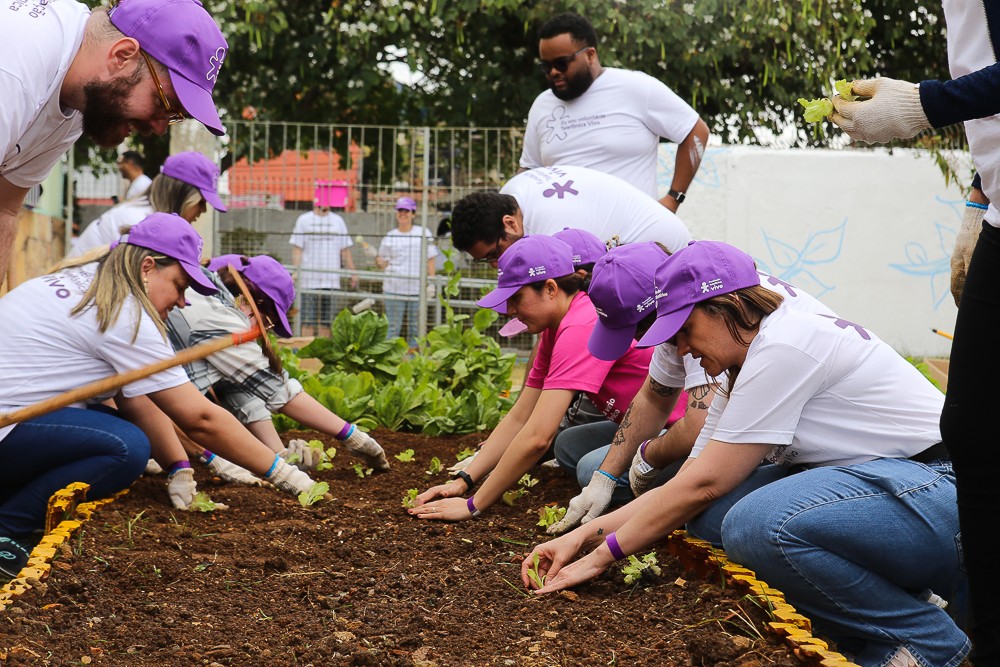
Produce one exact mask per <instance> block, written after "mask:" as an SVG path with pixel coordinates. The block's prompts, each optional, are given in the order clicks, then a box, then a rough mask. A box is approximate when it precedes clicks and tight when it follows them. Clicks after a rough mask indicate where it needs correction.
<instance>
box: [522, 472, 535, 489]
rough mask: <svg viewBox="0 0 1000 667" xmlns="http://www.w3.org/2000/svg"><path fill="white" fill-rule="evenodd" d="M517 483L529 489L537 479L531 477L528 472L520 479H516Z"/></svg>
mask: <svg viewBox="0 0 1000 667" xmlns="http://www.w3.org/2000/svg"><path fill="white" fill-rule="evenodd" d="M517 483H518V484H519V485H520V486H523V487H524V488H526V489H530V488H531V487H533V486H535V485H536V484H538V480H537V479H536V478H534V477H532V476H531V474H530V473H529V474H525V475H524V476H522V477H521V479H519V480H517Z"/></svg>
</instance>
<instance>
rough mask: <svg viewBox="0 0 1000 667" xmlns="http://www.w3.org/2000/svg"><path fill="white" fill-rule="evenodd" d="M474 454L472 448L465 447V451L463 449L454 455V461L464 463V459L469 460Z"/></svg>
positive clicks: (474, 451)
mask: <svg viewBox="0 0 1000 667" xmlns="http://www.w3.org/2000/svg"><path fill="white" fill-rule="evenodd" d="M475 453H476V450H475V449H473V448H472V447H466V448H465V449H463V450H462V451H460V452H459V453H458V454H455V459H456V460H457V461H464V460H465V459H467V458H469V457H470V456H472V455H473V454H475Z"/></svg>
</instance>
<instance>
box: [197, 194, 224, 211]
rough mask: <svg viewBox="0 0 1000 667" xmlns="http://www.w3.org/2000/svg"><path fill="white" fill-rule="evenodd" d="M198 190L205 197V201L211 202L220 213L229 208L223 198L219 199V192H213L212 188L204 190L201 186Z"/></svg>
mask: <svg viewBox="0 0 1000 667" xmlns="http://www.w3.org/2000/svg"><path fill="white" fill-rule="evenodd" d="M198 192H200V193H201V196H202V197H204V198H205V201H207V202H208V203H209V204H211V205H212V208H214V209H215V210H216V211H218V212H219V213H225V212H226V211H227V210H228V209H227V208H226V205H225V204H223V203H222V200H221V199H219V193H218V192H213V191H212V190H203V189H201V188H198Z"/></svg>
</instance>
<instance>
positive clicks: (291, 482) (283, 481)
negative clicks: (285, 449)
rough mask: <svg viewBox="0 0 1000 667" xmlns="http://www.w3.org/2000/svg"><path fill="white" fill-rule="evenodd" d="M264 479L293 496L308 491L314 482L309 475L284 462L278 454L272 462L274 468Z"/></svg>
mask: <svg viewBox="0 0 1000 667" xmlns="http://www.w3.org/2000/svg"><path fill="white" fill-rule="evenodd" d="M266 479H267V481H269V482H270V483H271V484H274V485H275V486H276V487H278V488H279V489H281V490H282V491H285V492H286V493H290V494H292V495H293V496H298V495H299V494H300V493H304V492H306V491H308V490H309V489H311V488H312V486H313V484H315V481H313V479H312V478H311V477H310V476H309V475H307V474H305V473H304V472H302V471H301V470H299V469H298V468H296V467H295V466H293V465H289V464H288V463H285V459H283V458H281V457H280V456H278V457H277V460H276V461H275V463H274V470H272V471H271V474H270V475H268V476H267V478H266Z"/></svg>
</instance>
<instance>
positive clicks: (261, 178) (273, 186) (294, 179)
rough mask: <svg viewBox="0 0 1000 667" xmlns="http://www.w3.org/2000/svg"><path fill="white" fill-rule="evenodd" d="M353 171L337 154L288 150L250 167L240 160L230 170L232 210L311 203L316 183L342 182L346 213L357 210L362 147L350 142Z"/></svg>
mask: <svg viewBox="0 0 1000 667" xmlns="http://www.w3.org/2000/svg"><path fill="white" fill-rule="evenodd" d="M348 150H349V151H350V162H349V164H350V168H349V169H345V168H342V167H341V156H340V154H339V153H338V152H336V151H321V150H309V151H305V152H300V151H295V150H287V151H284V152H283V153H282V154H281V155H278V156H277V157H273V158H270V159H267V160H257V161H256V162H254V163H253V164H251V163H250V162H249V161H248V160H247V158H245V157H243V158H240V159H239V160H237V161H236V162H235V163H234V164H233V166H232V168H230V169H229V172H228V178H229V192H230V195H231V196H230V202H228V205H229V206H230V207H231V208H241V207H248V206H254V207H256V206H257V205H259V204H257V203H256V202H258V201H260V200H265V199H266V200H272V201H273V200H275V199H277V200H278V201H280V202H282V203H283V204H287V203H289V202H308V203H310V204H311V203H312V201H313V196H314V194H315V192H316V185H317V182H321V181H322V182H329V181H340V182H342V183H345V184H346V186H347V192H348V195H347V201H346V203H345V206H344V210H345V211H348V212H353V211H356V210H357V208H358V204H359V202H360V190H359V189H358V186H359V182H358V176H359V174H360V171H361V155H362V151H361V147H360V146H358V144H357V143H355V142H353V141H352V142H351V145H350V148H349V149H348Z"/></svg>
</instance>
